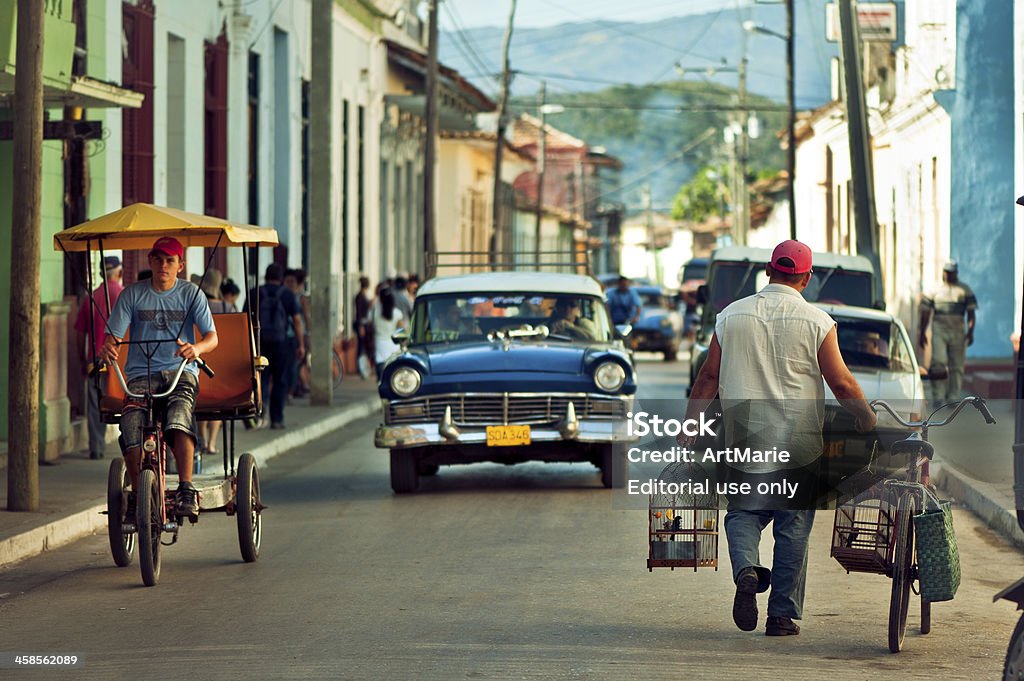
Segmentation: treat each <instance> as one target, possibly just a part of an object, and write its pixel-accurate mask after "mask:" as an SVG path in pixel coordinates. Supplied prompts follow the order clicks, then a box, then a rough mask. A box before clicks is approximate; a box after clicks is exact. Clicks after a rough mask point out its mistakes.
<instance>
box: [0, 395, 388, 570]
mask: <svg viewBox="0 0 1024 681" xmlns="http://www.w3.org/2000/svg"><path fill="white" fill-rule="evenodd" d="M379 409H380V398H379V397H378V396H377V386H376V383H375V382H373V381H361V380H359V379H358V377H356V378H355V379H354V380H346V381H345V382H344V383H343V384H342V388H341V394H336V395H335V397H334V403H333V405H332V406H330V407H313V406H310V405H309V400H308V398H305V399H298V400H295V403H294V404H292V405H289V406H288V407H287V409H286V411H285V418H286V422H287V424H288V427H287V429H285V430H269V429H263V430H245V428H244V427H243V426H242V424H241V423H238V424H237V425H236V426H235V457H236V461H237V457H238V456H240V455H241V454H242V453H243V452H250V453H251V454H252V455H253V456H254V457H255V458H256V463H257V465H258V466H262V465H263V464H265V463H266V462H267V461H268V460H269V459H271V458H273V457H275V456H277V455H278V454H281V453H283V452H286V451H289V450H291V449H294V448H296V447H300V446H302V445H303V444H305V443H307V442H311V441H313V440H316V439H317V438H320V437H322V436H324V435H326V434H327V433H329V432H331V431H333V430H337V429H339V428H342V427H344V426H345V425H347V424H349V423H351V422H353V421H356V420H358V419H361V418H364V417H367V416H370V415H372V414H375V413H377V412H378V411H379ZM5 444H6V443H5ZM218 445H219V443H218ZM218 448H219V446H218ZM116 456H120V453H119V452H118V450H117V445H116V444H115V445H111V446H108V448H107V452H106V457H105V458H103V459H101V460H99V461H96V460H91V459H89V457H88V453H79V454H65V455H63V456H61V457H60V459H58V460H57V461H56V462H55V463H53V464H50V465H46V464H44V465H41V466H40V467H39V510H38V511H36V512H31V513H28V512H14V511H7V510H4V509H6V507H7V468H0V567H2V566H6V565H10V564H12V563H16V562H18V561H20V560H24V559H25V558H29V557H31V556H34V555H37V554H39V553H42V552H43V551H47V550H50V549H55V548H57V547H59V546H62V545H64V544H67V543H70V542H73V541H75V540H76V539H79V538H81V537H83V536H86V535H88V534H91V533H93V532H97V531H103V530H105V529H106V525H107V517H106V516H105V515H102V514H101V513H100V512H101V511H104V510H106V507H107V504H106V495H107V491H106V490H107V471H108V469H109V468H110V461H111V459H112V458H114V457H116ZM203 471H204V473H203V474H204V475H208V474H213V475H217V476H220V475H222V473H223V459H222V457H221V455H220V454H219V453H218V455H217V456H216V457H208V458H207V459H205V460H204V462H203Z"/></svg>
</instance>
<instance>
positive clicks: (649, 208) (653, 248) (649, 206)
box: [640, 184, 661, 286]
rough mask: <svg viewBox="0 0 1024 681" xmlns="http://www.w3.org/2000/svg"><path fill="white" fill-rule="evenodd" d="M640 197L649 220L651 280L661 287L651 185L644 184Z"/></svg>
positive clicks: (648, 245) (648, 243)
mask: <svg viewBox="0 0 1024 681" xmlns="http://www.w3.org/2000/svg"><path fill="white" fill-rule="evenodd" d="M640 196H641V198H642V199H643V202H644V212H645V213H646V220H647V248H648V249H649V250H650V252H651V257H652V258H653V263H654V272H653V276H652V277H651V279H653V280H654V283H655V284H656V285H659V286H660V285H661V272H660V271H659V270H660V269H661V268H660V267H659V266H658V264H659V263H658V242H657V239H655V235H654V197H653V196H652V195H651V185H649V184H644V188H643V189H642V190H641V191H640ZM647 273H648V274H651V270H650V269H648V270H647Z"/></svg>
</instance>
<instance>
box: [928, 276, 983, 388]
mask: <svg viewBox="0 0 1024 681" xmlns="http://www.w3.org/2000/svg"><path fill="white" fill-rule="evenodd" d="M977 309H978V299H977V298H975V297H974V292H973V291H972V290H971V287H970V286H968V285H967V284H965V283H963V282H962V281H960V279H959V271H958V268H957V264H956V260H950V261H949V262H947V263H946V264H945V266H943V268H942V284H940V285H939V286H938V288H936V289H935V290H934V291H932V292H931V293H929V294H927V295H925V296H922V297H921V327H920V331H919V335H918V343H919V344H920V345H921V348H924V346H925V341H926V336H925V332H926V330H927V329H928V323H929V322H931V325H932V361H931V367H932V368H933V370H936V369H939V368H940V367H944V368H945V369H946V370H947V371H948V373H949V377H948V379H945V378H933V379H932V380H931V386H932V399H933V400H934V401H935V402H938V403H942V402H946V401H949V400H959V399H960V387H961V386H962V385H963V382H964V355H965V354H966V350H967V348H968V347H970V346H971V344H972V343H974V311H975V310H977ZM964 314H966V315H967V331H966V333H965V332H964ZM937 373H941V372H937Z"/></svg>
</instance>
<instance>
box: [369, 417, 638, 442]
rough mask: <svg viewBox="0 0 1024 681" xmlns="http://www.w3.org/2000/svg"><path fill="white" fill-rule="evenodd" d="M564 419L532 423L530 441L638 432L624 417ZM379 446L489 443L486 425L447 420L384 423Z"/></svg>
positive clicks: (605, 438)
mask: <svg viewBox="0 0 1024 681" xmlns="http://www.w3.org/2000/svg"><path fill="white" fill-rule="evenodd" d="M567 426H569V424H566V423H565V422H561V423H559V424H555V425H544V426H530V442H531V444H532V443H534V442H587V443H600V442H608V443H611V442H632V441H634V440H636V439H637V438H636V436H633V435H629V434H628V433H627V432H626V423H625V422H624V421H576V427H575V430H573V429H572V428H571V427H567ZM373 441H374V444H375V445H376V446H377V447H381V448H386V449H390V448H392V447H426V446H429V445H470V444H480V445H486V444H487V429H486V427H479V426H474V427H462V426H457V427H454V428H451V427H449V426H447V425H446V424H444V423H418V424H402V425H394V426H387V425H380V426H377V432H376V433H375V434H374V438H373Z"/></svg>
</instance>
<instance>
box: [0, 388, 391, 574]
mask: <svg viewBox="0 0 1024 681" xmlns="http://www.w3.org/2000/svg"><path fill="white" fill-rule="evenodd" d="M378 410H380V398H379V397H377V396H373V397H371V398H367V399H365V400H363V401H361V402H356V403H354V404H351V405H348V406H346V407H342V408H341V409H339V410H338V412H337V413H336V414H334V415H332V416H329V417H327V418H325V419H323V420H321V421H317V422H315V423H311V424H309V425H307V426H304V427H302V428H297V429H296V430H294V431H291V432H289V433H287V434H286V435H283V436H281V437H277V438H274V439H273V440H272V441H270V442H268V443H267V444H265V445H262V446H260V447H256V448H255V449H253V450H252V451H251V452H250V453H251V454H252V455H253V457H254V458H255V459H256V463H257V464H258V465H261V466H262V465H265V464H266V463H267V461H269V460H270V459H273V458H274V457H275V456H277V455H279V454H282V453H284V452H287V451H289V450H291V449H295V448H296V447H299V446H301V445H303V444H305V443H307V442H312V441H313V440H316V439H318V438H321V437H323V436H324V435H327V434H328V433H331V432H333V431H335V430H340V429H341V428H344V427H345V426H347V425H349V424H350V423H352V422H353V421H358V420H359V419H362V418H366V417H367V416H370V415H372V414H374V413H376V412H377V411H378ZM239 454H241V452H239ZM106 510H107V502H106V499H105V498H104V499H103V500H102V502H101V503H97V504H96V505H95V506H91V507H89V508H87V509H86V510H84V511H79V512H77V513H74V514H72V515H69V516H66V517H63V518H60V519H58V520H54V521H51V522H49V523H46V524H45V525H42V526H40V527H36V528H34V529H31V530H28V531H27V532H22V533H21V534H17V535H14V536H13V537H9V538H8V539H4V540H2V541H0V567H9V566H11V565H13V564H14V563H18V562H20V561H22V560H25V559H26V558H32V557H34V556H37V555H39V554H40V553H43V552H45V551H50V550H53V549H56V548H59V547H61V546H64V545H66V544H70V543H71V542H74V541H77V540H79V539H81V538H82V537H85V536H87V535H90V534H94V533H96V532H97V531H100V530H105V529H106V527H107V519H106V517H105V516H104V515H102V513H103V511H106Z"/></svg>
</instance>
